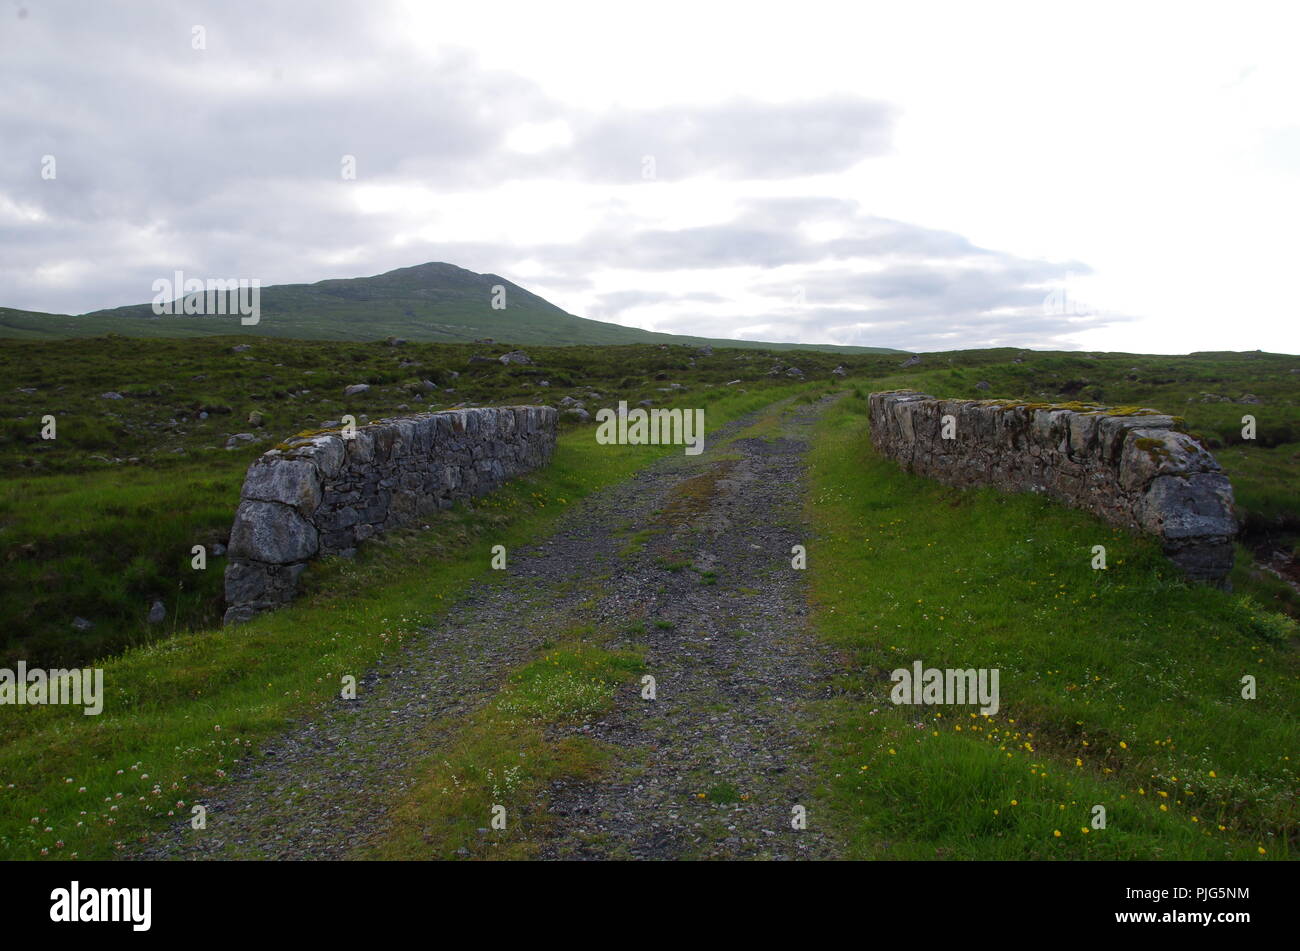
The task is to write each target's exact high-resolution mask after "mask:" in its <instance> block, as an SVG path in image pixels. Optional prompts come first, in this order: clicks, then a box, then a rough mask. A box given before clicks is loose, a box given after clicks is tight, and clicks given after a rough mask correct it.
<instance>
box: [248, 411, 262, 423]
mask: <svg viewBox="0 0 1300 951" xmlns="http://www.w3.org/2000/svg"><path fill="white" fill-rule="evenodd" d="M265 419H266V417H264V416H263V415H262V414H261V413H259V412H258V411H257V410H253V411H252V412H251V413H249V414H248V425H250V426H261V425H262V423H263V422H264V421H265Z"/></svg>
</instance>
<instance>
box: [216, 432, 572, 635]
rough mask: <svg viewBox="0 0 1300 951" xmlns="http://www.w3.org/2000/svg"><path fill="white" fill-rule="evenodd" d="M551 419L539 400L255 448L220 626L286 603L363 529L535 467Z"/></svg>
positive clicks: (545, 453) (390, 523)
mask: <svg viewBox="0 0 1300 951" xmlns="http://www.w3.org/2000/svg"><path fill="white" fill-rule="evenodd" d="M556 420H557V413H556V410H555V408H554V407H550V406H501V407H486V408H477V409H459V410H448V411H445V412H440V413H426V414H422V415H419V416H410V417H403V418H399V419H389V420H383V421H381V422H378V423H374V424H371V425H368V426H364V427H360V428H358V429H356V430H355V432H354V433H353V434H352V435H351V437H350V438H344V435H343V434H342V433H341V432H327V433H321V434H318V435H313V436H310V437H305V438H300V439H294V440H290V441H288V442H286V443H284V444H283V445H282V446H281V447H278V448H276V449H272V450H271V451H269V452H267V453H264V454H263V455H262V456H261V457H260V458H258V459H257V460H256V461H255V462H254V463H253V464H252V465H251V466H250V467H249V469H248V474H247V476H245V478H244V487H243V490H242V492H241V493H240V503H239V509H238V511H237V512H236V513H235V524H234V526H233V528H232V529H231V533H230V545H229V555H230V561H229V563H228V565H227V567H226V578H225V583H226V604H227V608H226V614H225V623H227V624H230V623H233V622H238V621H244V620H247V619H248V618H250V617H252V616H253V615H255V614H257V613H258V612H260V611H265V610H268V609H270V608H273V607H275V606H277V605H279V604H282V603H283V602H285V601H288V600H289V599H291V598H292V597H293V593H294V589H295V587H296V586H297V582H298V578H299V576H300V575H301V574H302V572H303V570H304V569H305V568H306V567H307V563H308V562H309V561H310V560H311V559H313V558H316V557H319V556H321V555H349V554H351V553H352V552H353V551H354V550H355V548H356V546H357V545H358V544H359V543H361V542H363V541H365V540H366V539H367V538H369V537H371V536H372V535H375V534H377V533H379V532H382V531H385V530H386V529H389V528H393V527H396V526H399V525H406V524H410V523H411V522H414V521H417V520H418V519H420V518H422V517H424V516H425V515H426V514H428V513H430V512H434V511H437V510H439V509H445V508H450V507H451V506H452V504H453V503H454V502H455V501H456V500H457V499H466V498H470V497H472V496H476V495H482V494H483V493H485V492H490V491H491V490H493V489H495V488H497V487H498V486H499V485H501V483H503V482H504V481H505V480H507V479H509V478H512V477H513V476H517V475H520V474H522V473H525V472H528V471H530V470H533V469H536V468H538V467H539V466H542V465H545V464H546V463H547V462H548V461H549V460H550V458H551V454H552V453H553V452H554V450H555V436H556Z"/></svg>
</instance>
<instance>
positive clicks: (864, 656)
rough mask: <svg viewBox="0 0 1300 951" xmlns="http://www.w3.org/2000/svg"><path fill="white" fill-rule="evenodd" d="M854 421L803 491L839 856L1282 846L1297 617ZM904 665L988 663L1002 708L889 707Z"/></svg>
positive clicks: (1151, 854) (1292, 847) (823, 441)
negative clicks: (939, 464)
mask: <svg viewBox="0 0 1300 951" xmlns="http://www.w3.org/2000/svg"><path fill="white" fill-rule="evenodd" d="M865 414H866V403H865V400H863V399H860V398H856V397H851V398H849V399H845V400H842V401H841V402H840V403H839V404H838V405H836V406H834V407H833V408H832V409H831V410H829V411H828V413H827V414H826V416H825V417H824V418H823V420H822V421H821V422H820V424H819V428H818V430H817V437H816V441H815V445H814V447H813V450H812V453H811V459H810V461H811V466H812V474H811V490H810V496H809V501H808V511H809V514H810V518H811V519H812V521H813V524H814V527H815V531H816V535H815V541H814V545H815V547H810V551H809V554H810V558H809V571H810V575H811V577H810V583H811V588H810V590H811V594H810V597H811V600H812V606H813V609H814V616H815V622H816V624H817V626H818V628H819V630H820V632H821V633H822V634H823V635H824V636H825V637H826V638H827V639H828V640H829V641H830V642H831V643H833V644H834V645H835V646H836V647H837V648H839V649H840V650H841V651H842V652H843V656H844V658H845V663H846V667H847V670H846V673H845V674H844V676H843V677H842V678H841V682H840V683H839V686H840V687H841V688H842V691H843V693H842V696H841V697H840V698H839V699H836V700H833V701H828V702H827V704H826V707H825V709H824V718H825V721H824V722H825V724H826V727H825V728H826V734H827V741H826V743H825V745H824V748H823V752H822V762H821V767H822V769H823V770H824V776H825V782H826V785H827V788H828V790H829V792H828V797H829V802H828V803H827V805H828V807H829V809H830V812H831V814H832V816H833V821H835V822H836V823H839V824H840V830H841V832H842V833H843V836H842V838H843V841H844V842H845V843H846V844H847V848H848V851H849V857H854V858H876V857H879V858H923V859H932V858H958V859H1048V858H1059V859H1160V858H1170V859H1225V858H1226V859H1244V858H1261V857H1267V858H1289V857H1291V856H1293V855H1294V853H1295V851H1296V847H1297V844H1298V843H1297V835H1298V832H1297V822H1296V818H1297V816H1296V800H1295V795H1296V789H1297V782H1296V768H1295V766H1296V764H1295V757H1296V755H1297V753H1298V752H1300V749H1298V748H1297V747H1298V746H1300V742H1298V741H1300V719H1298V718H1297V716H1296V714H1297V712H1298V711H1300V689H1297V677H1296V674H1297V663H1296V652H1295V632H1294V623H1293V622H1292V621H1290V619H1288V618H1286V617H1284V616H1283V615H1280V614H1277V613H1275V612H1271V611H1267V610H1264V609H1263V608H1261V607H1260V606H1259V604H1258V603H1257V602H1256V601H1255V600H1254V599H1253V598H1252V597H1251V596H1250V595H1249V594H1236V595H1233V594H1228V593H1224V592H1221V591H1217V590H1212V589H1210V588H1207V587H1201V586H1189V585H1187V584H1185V583H1184V582H1183V581H1182V580H1181V579H1180V578H1179V577H1178V574H1177V571H1176V570H1175V569H1174V568H1173V566H1172V565H1170V564H1169V563H1168V562H1167V561H1166V560H1165V559H1164V558H1163V557H1162V555H1161V554H1160V552H1159V550H1158V547H1157V546H1156V545H1155V544H1154V543H1153V542H1152V541H1151V540H1149V539H1147V538H1143V537H1138V536H1134V535H1131V534H1129V533H1126V532H1122V531H1118V530H1116V529H1114V528H1112V527H1110V526H1106V525H1104V524H1103V523H1101V522H1099V521H1098V520H1096V519H1095V518H1093V517H1091V516H1089V515H1086V514H1084V513H1081V512H1076V511H1072V510H1070V509H1066V508H1063V507H1061V506H1059V505H1055V504H1053V503H1050V502H1048V501H1046V500H1043V499H1040V498H1037V497H1033V496H1027V495H1003V494H1000V493H997V492H995V491H993V490H991V489H989V490H978V491H967V492H963V491H960V490H956V489H952V488H948V487H945V486H942V485H940V484H938V483H935V482H932V481H929V480H925V479H921V478H917V477H913V476H909V475H907V474H905V473H903V472H902V471H901V470H900V469H899V467H898V466H897V465H896V464H895V463H894V462H892V461H891V460H888V459H885V458H883V457H881V456H878V455H877V454H876V453H875V452H874V451H873V450H872V448H871V446H870V441H869V436H868V423H867V418H866V415H865ZM1095 544H1104V545H1105V546H1106V548H1107V552H1108V562H1109V566H1110V567H1109V568H1108V570H1105V571H1094V570H1093V569H1092V568H1091V565H1090V552H1091V548H1092V546H1093V545H1095ZM915 660H920V661H922V662H923V664H924V666H926V667H939V668H962V669H967V668H990V669H992V668H997V669H999V670H1000V693H1001V709H1000V710H999V711H998V712H997V713H996V714H995V715H992V716H987V717H985V716H981V715H978V714H977V713H975V712H972V711H973V710H975V708H974V707H969V706H967V707H956V706H946V707H945V706H903V705H899V706H896V705H894V704H893V703H891V701H890V696H889V695H890V688H891V687H892V682H891V680H890V672H891V671H892V670H894V669H896V668H910V667H911V665H912V663H913V662H914V661H915ZM1247 675H1249V676H1253V677H1254V678H1255V679H1256V682H1257V684H1258V699H1254V700H1246V699H1243V697H1242V683H1241V680H1242V678H1243V677H1244V676H1247ZM1097 806H1101V807H1103V808H1104V809H1105V815H1106V827H1105V828H1104V829H1099V828H1093V821H1092V820H1093V817H1094V815H1096V812H1095V807H1097Z"/></svg>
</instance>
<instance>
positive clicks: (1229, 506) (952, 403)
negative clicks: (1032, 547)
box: [870, 390, 1237, 584]
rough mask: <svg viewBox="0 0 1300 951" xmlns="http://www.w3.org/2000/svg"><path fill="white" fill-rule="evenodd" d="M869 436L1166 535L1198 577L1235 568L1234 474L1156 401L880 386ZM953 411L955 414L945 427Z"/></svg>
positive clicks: (912, 456) (954, 470)
mask: <svg viewBox="0 0 1300 951" xmlns="http://www.w3.org/2000/svg"><path fill="white" fill-rule="evenodd" d="M870 414H871V439H872V442H873V443H874V444H875V447H876V449H877V450H879V451H880V452H881V453H882V454H884V455H886V456H889V457H891V458H893V459H896V460H898V461H899V462H901V463H902V464H903V466H904V467H905V468H906V469H908V470H909V471H911V472H915V473H917V474H918V475H924V476H928V477H930V478H933V479H937V480H939V481H941V482H945V483H947V484H949V485H956V486H972V485H992V486H995V487H997V488H999V489H1002V490H1004V491H1008V492H1040V493H1043V494H1045V495H1048V496H1051V497H1052V498H1054V499H1058V500H1060V501H1061V502H1064V503H1066V504H1067V505H1071V506H1074V507H1076V508H1081V509H1086V510H1087V511H1089V512H1093V513H1095V514H1097V515H1099V516H1101V517H1102V518H1104V519H1106V520H1107V521H1109V522H1112V523H1114V524H1116V525H1122V526H1124V527H1126V528H1130V529H1133V530H1137V531H1143V532H1148V533H1150V534H1153V535H1155V536H1157V537H1158V538H1159V539H1160V541H1161V543H1162V545H1163V547H1164V551H1165V554H1166V555H1168V556H1169V558H1171V559H1172V560H1173V561H1174V562H1175V563H1176V564H1177V565H1178V566H1179V567H1180V568H1182V570H1183V571H1184V573H1185V574H1186V575H1187V576H1188V577H1189V578H1192V579H1195V580H1198V581H1207V582H1210V583H1213V584H1222V583H1224V581H1225V579H1226V577H1227V574H1228V572H1229V571H1231V569H1232V562H1233V538H1234V536H1235V535H1236V532H1237V520H1236V517H1235V515H1234V513H1233V498H1232V485H1231V483H1230V482H1229V481H1228V477H1227V476H1225V475H1224V474H1223V472H1222V470H1221V469H1220V468H1219V464H1218V463H1217V462H1216V461H1215V459H1214V457H1213V456H1212V455H1210V453H1209V451H1208V450H1207V449H1206V448H1205V447H1204V446H1203V445H1201V443H1199V442H1198V441H1197V440H1196V439H1195V438H1193V437H1192V436H1189V435H1188V434H1186V433H1184V432H1180V431H1179V430H1178V429H1177V428H1176V424H1175V420H1174V418H1173V417H1171V416H1163V415H1160V414H1159V413H1157V412H1156V411H1155V410H1145V409H1142V410H1131V411H1115V410H1108V409H1106V408H1105V407H1100V406H1089V405H1078V406H1071V407H1059V406H1044V405H1034V404H1025V403H1016V402H1012V401H1006V400H938V399H935V398H934V397H932V396H927V395H926V394H924V393H917V392H914V391H910V390H904V391H894V392H887V393H872V394H871V397H870ZM945 417H951V420H950V421H949V422H950V424H951V425H950V426H949V432H950V434H951V436H952V438H944V435H945V426H944V423H945Z"/></svg>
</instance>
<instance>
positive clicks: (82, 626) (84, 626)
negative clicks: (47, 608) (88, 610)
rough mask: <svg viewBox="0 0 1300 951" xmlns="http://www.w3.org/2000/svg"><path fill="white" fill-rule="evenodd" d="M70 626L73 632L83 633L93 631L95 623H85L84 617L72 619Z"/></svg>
mask: <svg viewBox="0 0 1300 951" xmlns="http://www.w3.org/2000/svg"><path fill="white" fill-rule="evenodd" d="M72 626H73V628H74V629H75V630H78V631H81V632H83V633H84V632H86V631H90V630H94V627H95V622H94V621H87V620H86V619H85V618H84V617H74V618H73V619H72Z"/></svg>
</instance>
